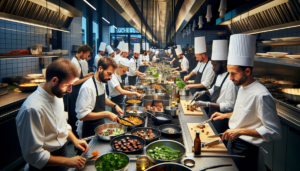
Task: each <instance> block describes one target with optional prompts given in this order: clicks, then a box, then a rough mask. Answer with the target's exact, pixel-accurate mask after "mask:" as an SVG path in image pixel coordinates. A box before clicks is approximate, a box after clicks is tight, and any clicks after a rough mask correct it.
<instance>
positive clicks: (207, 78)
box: [193, 61, 215, 88]
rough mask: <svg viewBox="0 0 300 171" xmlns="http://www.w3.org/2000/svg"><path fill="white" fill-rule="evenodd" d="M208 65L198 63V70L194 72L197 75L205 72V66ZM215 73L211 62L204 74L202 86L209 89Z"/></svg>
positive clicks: (195, 69)
mask: <svg viewBox="0 0 300 171" xmlns="http://www.w3.org/2000/svg"><path fill="white" fill-rule="evenodd" d="M205 64H206V63H203V62H198V64H197V66H196V68H194V69H193V72H194V73H195V74H197V73H198V72H203V69H204V66H205ZM214 77H215V72H214V70H213V65H212V64H211V61H208V63H207V66H206V67H205V70H204V72H203V74H202V78H201V84H202V85H204V86H205V87H206V88H209V86H210V85H211V83H212V82H213V81H214Z"/></svg>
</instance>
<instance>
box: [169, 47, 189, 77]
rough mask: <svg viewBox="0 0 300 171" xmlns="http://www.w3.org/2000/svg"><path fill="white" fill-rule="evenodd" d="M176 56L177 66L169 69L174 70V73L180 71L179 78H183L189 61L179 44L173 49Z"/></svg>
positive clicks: (187, 69)
mask: <svg viewBox="0 0 300 171" xmlns="http://www.w3.org/2000/svg"><path fill="white" fill-rule="evenodd" d="M175 52H176V55H177V58H178V60H179V67H176V68H172V69H171V71H175V70H178V71H175V72H174V73H180V78H181V79H183V77H184V76H186V75H187V73H188V71H189V61H188V59H187V58H186V57H185V56H184V55H183V54H182V49H181V46H180V45H177V49H175Z"/></svg>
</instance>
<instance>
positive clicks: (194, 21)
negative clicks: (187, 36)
mask: <svg viewBox="0 0 300 171" xmlns="http://www.w3.org/2000/svg"><path fill="white" fill-rule="evenodd" d="M195 27H196V20H193V27H192V31H195Z"/></svg>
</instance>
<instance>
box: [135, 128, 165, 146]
mask: <svg viewBox="0 0 300 171" xmlns="http://www.w3.org/2000/svg"><path fill="white" fill-rule="evenodd" d="M147 129H152V132H153V133H154V135H155V138H152V139H150V138H149V137H148V136H146V138H145V139H144V140H145V141H146V143H147V144H149V143H151V142H153V141H156V140H159V138H160V136H161V133H160V131H159V130H158V129H154V128H150V127H140V128H135V129H133V130H131V132H130V134H131V135H137V131H141V130H143V131H144V132H146V131H147Z"/></svg>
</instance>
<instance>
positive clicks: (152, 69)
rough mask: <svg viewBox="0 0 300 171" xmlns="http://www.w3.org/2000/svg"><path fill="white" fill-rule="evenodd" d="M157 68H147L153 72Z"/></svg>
mask: <svg viewBox="0 0 300 171" xmlns="http://www.w3.org/2000/svg"><path fill="white" fill-rule="evenodd" d="M155 70H156V68H147V71H150V72H153V71H155Z"/></svg>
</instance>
